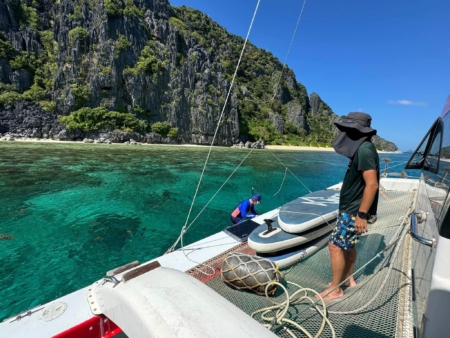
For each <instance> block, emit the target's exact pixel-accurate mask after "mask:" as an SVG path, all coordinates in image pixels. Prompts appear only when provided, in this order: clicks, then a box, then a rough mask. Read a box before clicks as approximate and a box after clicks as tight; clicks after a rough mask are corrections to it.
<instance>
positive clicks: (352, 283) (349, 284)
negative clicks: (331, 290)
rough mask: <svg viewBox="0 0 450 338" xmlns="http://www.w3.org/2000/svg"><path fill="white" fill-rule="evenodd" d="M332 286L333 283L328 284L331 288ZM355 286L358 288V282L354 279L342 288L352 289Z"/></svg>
mask: <svg viewBox="0 0 450 338" xmlns="http://www.w3.org/2000/svg"><path fill="white" fill-rule="evenodd" d="M330 285H331V282H330V283H328V286H330ZM354 286H356V282H355V280H354V279H350V280H348V281H346V282H345V283H344V284H342V285H341V287H343V288H352V287H354Z"/></svg>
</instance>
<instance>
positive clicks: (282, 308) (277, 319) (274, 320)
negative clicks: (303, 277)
mask: <svg viewBox="0 0 450 338" xmlns="http://www.w3.org/2000/svg"><path fill="white" fill-rule="evenodd" d="M287 283H288V284H291V285H295V286H296V287H298V290H297V291H295V292H294V293H293V294H292V295H289V292H288V291H287V289H286V288H285V287H284V286H283V285H282V284H281V283H278V282H271V283H269V284H268V285H267V286H266V298H267V299H269V300H270V302H272V303H273V304H274V305H273V306H269V307H265V308H263V309H259V310H257V311H255V312H253V313H252V314H251V316H252V318H253V317H254V316H255V315H257V314H258V313H261V319H262V320H264V321H266V322H268V324H263V325H264V326H265V327H266V328H268V329H269V330H272V329H273V327H274V326H275V324H278V325H280V324H284V323H288V324H291V325H293V326H294V327H296V328H297V329H299V330H300V331H302V332H303V333H304V334H305V335H306V336H307V337H308V338H312V337H313V336H312V335H311V334H310V333H309V332H308V330H306V329H305V328H304V327H302V326H301V325H300V324H297V323H296V322H294V321H293V320H290V319H287V318H285V316H286V314H287V311H288V310H289V306H290V305H294V304H298V303H301V302H303V301H305V300H306V301H309V302H311V303H312V304H311V306H314V308H315V309H316V311H317V312H318V313H319V314H320V315H321V316H322V324H321V326H320V329H319V331H318V332H317V334H316V335H315V336H314V337H315V338H316V337H319V336H320V335H321V334H322V332H323V330H324V328H325V325H327V324H328V326H329V328H330V330H331V334H332V337H333V338H334V337H336V334H335V332H334V328H333V325H331V322H330V321H329V319H328V318H327V307H326V304H325V301H324V300H323V299H322V298H320V302H321V303H322V308H320V307H319V306H318V305H317V304H316V303H317V302H316V301H314V300H313V299H312V298H311V297H309V296H308V292H311V293H313V294H315V295H317V296H318V297H320V294H319V293H318V292H317V291H315V290H313V289H310V288H303V287H301V286H300V285H298V284H295V283H292V282H289V281H288V282H287ZM271 285H278V286H279V287H280V288H282V289H283V290H284V292H285V294H286V300H285V301H284V302H281V303H277V302H275V301H273V300H272V299H270V297H269V295H268V294H267V290H268V289H269V288H270V286H271ZM299 294H302V295H300V296H298V295H299ZM297 296H298V298H296V297H297ZM308 308H309V307H308ZM273 311H276V312H275V316H270V317H269V316H268V315H269V314H270V313H272V312H273ZM284 329H285V330H286V332H287V333H289V335H290V336H291V337H293V338H296V337H297V336H296V335H295V334H294V333H293V332H292V331H291V330H290V329H289V328H288V327H286V326H285V327H284Z"/></svg>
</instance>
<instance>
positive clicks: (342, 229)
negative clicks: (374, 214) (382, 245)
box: [329, 213, 361, 251]
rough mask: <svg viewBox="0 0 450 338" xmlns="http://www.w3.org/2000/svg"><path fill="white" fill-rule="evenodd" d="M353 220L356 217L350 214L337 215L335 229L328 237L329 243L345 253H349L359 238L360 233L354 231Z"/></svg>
mask: <svg viewBox="0 0 450 338" xmlns="http://www.w3.org/2000/svg"><path fill="white" fill-rule="evenodd" d="M355 219H356V216H352V215H350V214H346V213H342V214H339V217H338V219H337V222H336V227H335V228H334V229H333V231H332V232H331V235H330V239H329V241H330V243H331V244H334V245H336V246H337V247H338V248H341V249H344V250H345V251H351V250H352V249H353V247H354V246H355V244H356V243H357V242H358V241H359V236H361V233H360V232H357V231H356V230H355Z"/></svg>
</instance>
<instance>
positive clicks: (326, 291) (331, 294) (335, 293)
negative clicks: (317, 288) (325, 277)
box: [315, 287, 344, 300]
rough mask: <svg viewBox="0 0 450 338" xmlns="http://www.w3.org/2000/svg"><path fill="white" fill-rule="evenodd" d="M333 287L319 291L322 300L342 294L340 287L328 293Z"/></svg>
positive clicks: (339, 296) (341, 295) (338, 296)
mask: <svg viewBox="0 0 450 338" xmlns="http://www.w3.org/2000/svg"><path fill="white" fill-rule="evenodd" d="M333 289H334V288H333V287H329V288H327V289H326V290H324V291H322V292H321V293H320V296H321V297H322V298H323V300H333V299H337V298H341V297H343V296H344V291H342V289H341V288H337V289H336V290H334V291H332V292H331V293H330V294H328V293H329V292H330V291H331V290H333ZM315 297H316V298H319V297H317V295H316V296H315Z"/></svg>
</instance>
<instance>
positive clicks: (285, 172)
mask: <svg viewBox="0 0 450 338" xmlns="http://www.w3.org/2000/svg"><path fill="white" fill-rule="evenodd" d="M286 174H287V168H286V170H285V171H284V177H283V182H281V185H280V189H278V191H277V192H276V193H275V194H273V196H275V195H277V194H278V193H279V192H280V191H281V188H282V187H283V184H284V180H285V179H286ZM273 196H272V197H273Z"/></svg>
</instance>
